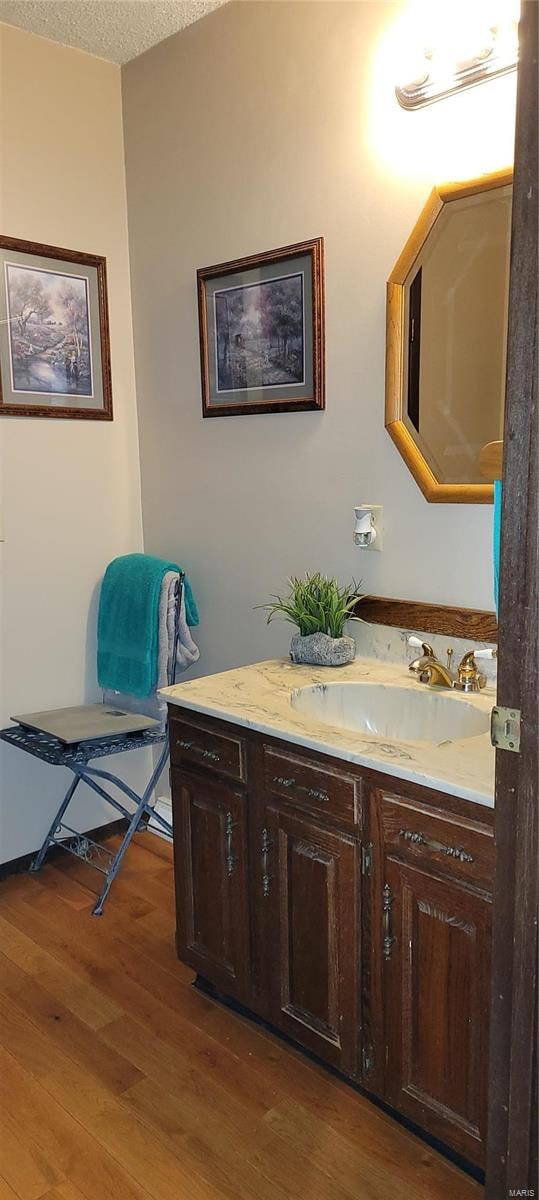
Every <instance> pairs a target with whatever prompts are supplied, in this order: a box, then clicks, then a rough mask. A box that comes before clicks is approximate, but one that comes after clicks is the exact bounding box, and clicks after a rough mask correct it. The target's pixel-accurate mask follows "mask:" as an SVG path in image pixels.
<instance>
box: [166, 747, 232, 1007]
mask: <svg viewBox="0 0 539 1200" xmlns="http://www.w3.org/2000/svg"><path fill="white" fill-rule="evenodd" d="M171 781H172V795H173V797H174V865H175V882H176V912H177V949H178V957H179V958H181V960H182V962H186V963H188V964H189V966H190V967H193V970H195V971H197V972H198V973H199V974H200V975H203V976H204V978H206V979H209V980H211V982H212V983H214V984H215V986H216V987H218V988H220V989H221V990H222V991H223V992H226V993H227V995H230V996H233V997H234V998H235V999H236V1000H242V1001H245V1000H246V998H247V997H248V992H249V959H250V952H249V946H250V936H249V896H248V874H247V841H246V838H247V817H246V802H245V796H244V795H243V794H242V792H241V791H239V790H236V789H235V788H233V787H231V786H230V785H229V784H224V783H221V782H216V781H215V780H213V779H212V780H211V781H210V780H207V779H198V778H196V777H193V776H192V775H190V774H188V773H187V772H185V771H180V770H177V769H176V768H173V769H172V771H171Z"/></svg>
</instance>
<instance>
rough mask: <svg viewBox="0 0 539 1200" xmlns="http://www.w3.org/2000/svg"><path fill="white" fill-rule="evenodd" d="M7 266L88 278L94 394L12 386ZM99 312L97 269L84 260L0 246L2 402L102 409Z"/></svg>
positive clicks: (15, 404)
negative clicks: (79, 261)
mask: <svg viewBox="0 0 539 1200" xmlns="http://www.w3.org/2000/svg"><path fill="white" fill-rule="evenodd" d="M6 265H10V266H14V267H24V268H30V269H37V270H41V271H45V272H50V273H52V274H60V275H67V276H69V275H71V276H72V277H74V278H77V279H85V280H86V281H87V290H88V298H89V319H90V349H91V363H92V382H93V394H92V395H87V394H85V393H83V392H71V393H67V392H61V393H54V392H49V391H39V392H38V391H24V392H23V391H19V390H14V389H13V388H12V386H11V353H10V339H9V332H8V320H9V314H8V307H7V294H6V282H5V280H6ZM100 328H101V327H100V313H99V293H98V282H97V269H96V268H95V267H93V266H86V264H84V263H77V261H76V259H74V260H73V261H66V260H64V259H56V258H48V257H43V256H41V255H38V254H31V253H30V252H27V251H14V250H7V249H4V248H0V369H1V375H2V403H3V404H5V405H7V404H12V405H14V406H19V407H21V408H27V407H31V406H34V405H35V407H42V408H43V407H47V408H51V409H55V408H78V409H92V410H94V409H99V408H103V407H104V403H103V373H102V362H101V345H100Z"/></svg>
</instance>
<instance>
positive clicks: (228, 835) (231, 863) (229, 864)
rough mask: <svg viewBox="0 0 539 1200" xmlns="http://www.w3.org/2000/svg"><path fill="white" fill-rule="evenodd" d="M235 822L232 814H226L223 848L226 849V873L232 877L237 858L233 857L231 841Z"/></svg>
mask: <svg viewBox="0 0 539 1200" xmlns="http://www.w3.org/2000/svg"><path fill="white" fill-rule="evenodd" d="M237 824H238V822H237V821H234V820H233V817H232V813H231V812H227V814H226V817H225V847H226V873H227V875H233V874H234V870H235V868H236V864H237V861H238V860H237V858H235V857H234V845H233V841H232V830H233V829H235V827H236V825H237Z"/></svg>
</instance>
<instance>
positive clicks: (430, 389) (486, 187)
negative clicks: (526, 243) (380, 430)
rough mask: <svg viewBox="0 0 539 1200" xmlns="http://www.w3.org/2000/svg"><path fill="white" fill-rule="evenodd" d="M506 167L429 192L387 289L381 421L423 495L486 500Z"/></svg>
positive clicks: (497, 368)
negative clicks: (483, 465) (484, 471)
mask: <svg viewBox="0 0 539 1200" xmlns="http://www.w3.org/2000/svg"><path fill="white" fill-rule="evenodd" d="M511 200H512V172H511V171H503V172H498V173H497V174H496V175H488V176H484V177H482V178H480V179H477V180H469V181H468V182H466V183H459V184H448V185H446V186H444V187H440V188H435V189H434V191H433V192H432V193H431V195H430V197H429V199H428V201H427V204H426V205H425V208H424V209H423V212H422V213H421V215H420V217H419V219H418V221H417V224H416V226H415V228H414V229H413V230H412V233H411V235H410V237H409V239H408V241H407V243H406V245H405V247H404V249H403V251H402V253H401V255H400V257H399V259H398V261H397V263H396V264H395V267H394V269H393V271H392V273H391V276H390V279H389V281H388V286H387V345H386V428H387V430H388V432H389V434H390V435H391V437H392V438H393V441H394V442H395V445H396V446H397V447H398V449H399V451H400V453H401V455H402V457H403V458H404V460H405V462H406V463H407V465H408V467H409V469H410V471H411V472H412V475H413V476H414V479H415V480H416V481H417V483H418V484H419V487H420V488H421V490H422V492H423V494H424V495H425V497H426V499H427V500H430V501H438V502H440V501H441V502H446V503H447V502H459V501H460V502H464V503H470V502H476V503H490V502H492V497H493V488H492V484H489V483H485V481H484V479H482V476H481V472H480V469H479V455H480V452H481V450H482V448H483V446H484V445H485V443H487V442H492V441H496V440H498V439H500V438H501V437H502V433H503V409H504V395H505V361H506V345H507V305H508V289H509V249H510V232H511Z"/></svg>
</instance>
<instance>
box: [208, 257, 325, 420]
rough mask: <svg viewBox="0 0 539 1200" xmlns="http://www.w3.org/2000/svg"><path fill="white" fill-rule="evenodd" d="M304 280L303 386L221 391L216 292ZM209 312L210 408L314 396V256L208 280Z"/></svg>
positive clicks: (256, 387) (251, 387)
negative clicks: (300, 276) (298, 278)
mask: <svg viewBox="0 0 539 1200" xmlns="http://www.w3.org/2000/svg"><path fill="white" fill-rule="evenodd" d="M297 275H302V277H303V361H304V372H303V375H304V380H303V383H290V384H270V385H257V386H255V387H253V386H250V387H246V388H241V389H239V388H237V389H230V390H227V391H218V381H217V370H216V355H215V347H216V336H217V331H216V323H215V300H214V297H215V293H219V292H225V291H227V290H236V289H238V288H241V287H245V286H250V285H252V284H258V283H265V282H271V281H274V280H275V281H276V280H280V279H283V278H286V277H290V276H297ZM205 296H206V312H207V324H208V348H209V354H208V374H209V381H210V400H209V403H210V405H211V407H214V408H217V407H219V405H221V404H222V405H230V404H234V403H237V404H246V405H247V404H250V403H251V404H261V403H266V404H267V403H268V402H271V401H272V400H275V402H276V403H282V402H286V401H287V400H303V399H308V398H310V397H311V396H312V395H313V391H314V380H313V283H312V256H311V254H310V253H306V254H302V255H299V256H295V257H291V258H284V259H281V260H279V261H277V262H275V263H264V264H261V265H260V266H257V267H251V268H249V269H247V270H245V271H237V272H236V271H232V272H231V273H230V274H229V275H220V276H218V277H216V278H215V279H207V280H206V281H205Z"/></svg>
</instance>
